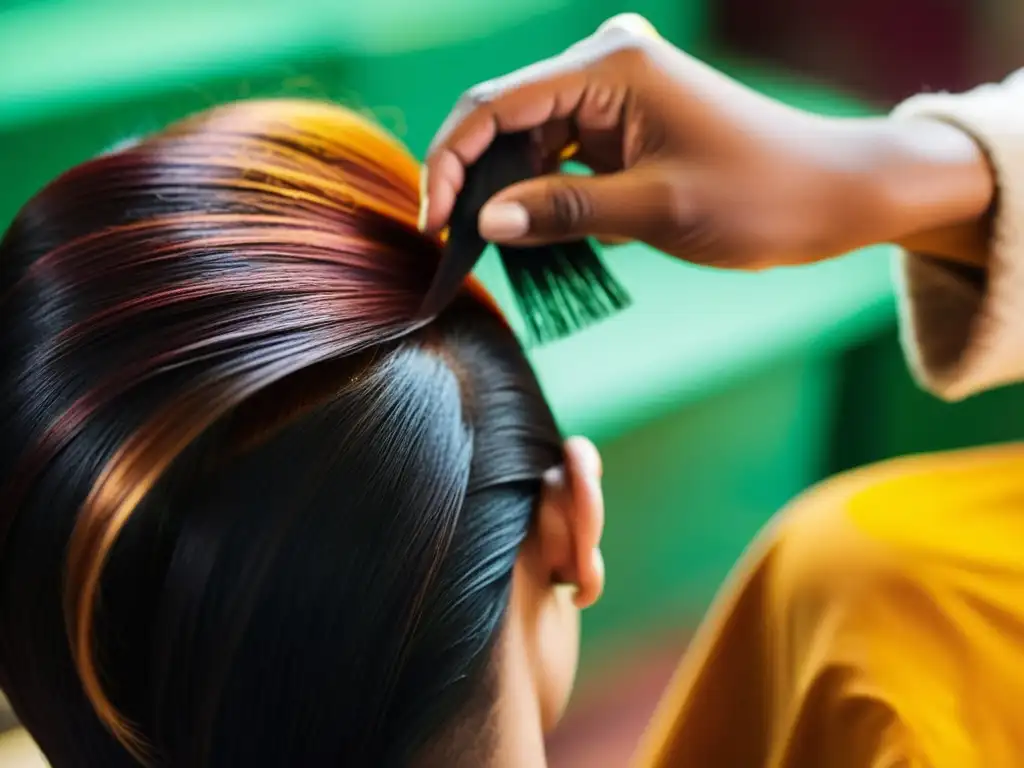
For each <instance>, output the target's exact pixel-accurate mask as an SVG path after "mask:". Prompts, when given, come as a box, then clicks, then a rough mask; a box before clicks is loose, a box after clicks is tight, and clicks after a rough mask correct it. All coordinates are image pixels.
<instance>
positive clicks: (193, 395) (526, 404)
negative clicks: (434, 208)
mask: <svg viewBox="0 0 1024 768" xmlns="http://www.w3.org/2000/svg"><path fill="white" fill-rule="evenodd" d="M418 175H419V167H418V164H417V162H416V161H415V159H414V158H413V157H412V156H411V155H410V154H409V153H408V152H407V151H406V150H405V149H404V148H403V147H402V146H401V145H400V144H399V143H398V142H397V141H396V140H395V139H393V138H392V137H391V136H389V135H388V134H387V133H386V132H384V131H383V130H382V129H380V128H378V127H376V126H374V125H373V124H372V123H371V122H369V121H368V120H366V119H364V118H362V117H360V116H358V115H356V114H354V113H352V112H350V111H348V110H345V109H343V108H340V107H337V106H332V105H328V104H320V103H315V102H306V101H254V102H242V103H237V104H230V105H226V106H223V107H219V108H216V109H213V110H210V111H208V112H205V113H203V114H200V115H198V116H196V117H193V118H189V119H187V120H185V121H182V122H180V123H177V124H175V125H173V126H171V127H170V128H169V129H167V130H165V131H163V132H161V133H159V134H156V135H154V136H152V137H149V138H146V139H144V140H143V141H141V142H139V143H137V144H134V145H131V146H127V147H124V148H122V149H119V150H116V151H114V152H112V153H110V154H106V155H103V156H100V157H97V158H95V159H93V160H91V161H89V162H86V163H84V164H82V165H80V166H78V167H76V168H74V169H72V170H71V171H69V172H68V173H66V174H64V175H63V176H61V177H59V178H58V179H56V180H55V181H54V182H52V183H51V184H50V185H49V186H48V187H46V188H45V189H43V190H42V191H41V192H40V193H39V194H38V195H37V196H36V197H35V198H34V199H32V200H31V201H30V202H29V203H28V204H27V205H26V206H25V207H24V209H23V210H22V211H21V212H20V213H19V214H18V216H17V217H16V219H15V220H14V222H13V223H12V224H11V227H10V229H9V231H8V232H7V233H6V235H5V237H4V239H3V241H2V242H0V349H2V356H0V686H2V688H3V689H4V691H5V692H6V693H7V694H8V696H9V698H10V700H11V702H12V705H13V707H14V709H15V711H16V713H17V715H18V716H19V718H20V719H21V720H22V722H23V723H24V724H25V726H26V727H27V728H28V730H29V731H30V732H31V734H32V735H33V737H34V738H35V739H36V741H37V742H38V743H39V745H40V746H41V748H42V750H43V751H44V753H45V754H46V756H47V758H48V759H49V760H50V761H51V763H52V764H53V765H54V766H56V767H57V768H63V767H64V766H81V765H90V766H92V765H97V766H99V765H102V766H105V767H106V766H114V767H116V766H134V765H137V764H139V763H140V762H143V763H152V764H157V765H171V766H189V768H200V767H201V766H226V765H260V766H275V765H280V766H285V765H287V766H299V765H301V766H307V765H308V766H312V765H316V766H321V765H324V766H326V765H346V766H391V765H407V764H409V763H410V762H414V761H415V760H416V759H417V757H418V756H420V757H422V755H423V754H425V752H426V751H428V747H430V750H429V751H434V750H433V746H431V745H436V744H437V743H438V740H439V739H443V738H445V734H448V733H455V732H458V733H459V734H462V735H460V736H459V738H460V739H462V740H463V741H464V742H465V740H466V739H469V738H470V737H466V736H465V735H464V734H465V733H466V732H470V733H474V734H476V735H477V736H476V738H477V739H479V736H480V734H486V733H487V728H486V727H483V726H484V724H485V723H486V722H487V718H488V716H489V713H490V712H491V710H492V708H493V705H494V701H495V697H496V695H497V694H496V690H495V679H494V675H495V672H494V666H495V664H494V659H495V657H496V653H497V651H496V647H497V643H496V638H498V636H499V635H500V628H501V626H502V619H503V616H504V614H505V611H506V608H507V605H508V600H509V594H510V589H511V580H512V569H513V565H514V562H515V559H516V557H517V553H518V548H519V545H520V543H521V542H522V541H523V540H524V538H525V536H526V535H527V533H528V531H529V529H530V526H531V524H532V520H533V513H534V511H535V508H536V504H537V500H538V496H539V493H540V485H541V478H542V475H543V473H544V472H545V471H546V470H547V469H548V468H550V467H551V466H554V465H557V464H559V463H560V462H561V460H562V458H561V457H562V453H561V450H562V449H561V438H560V435H559V432H558V429H557V426H556V424H555V420H554V418H553V417H552V414H551V412H550V410H549V407H548V405H547V404H546V402H545V400H544V398H543V396H542V393H541V390H540V387H539V385H538V383H537V380H536V378H535V376H534V374H533V372H532V370H531V368H530V366H529V364H528V362H527V360H526V358H525V356H524V354H523V352H522V350H521V348H520V346H519V344H518V342H517V341H516V339H515V338H514V336H513V335H512V333H511V331H510V330H509V328H508V326H507V325H506V324H505V323H504V322H503V320H502V318H501V316H500V314H499V312H498V311H497V310H496V307H495V305H494V304H493V303H492V302H491V301H490V300H489V299H488V297H487V295H486V293H485V292H484V291H483V290H482V289H481V288H480V287H479V286H478V285H477V284H476V283H474V282H472V281H469V282H467V283H466V284H465V286H464V289H463V291H462V292H461V293H460V294H459V296H458V297H457V298H456V299H455V300H454V301H453V302H452V303H451V304H450V305H449V306H448V307H447V308H445V309H444V310H443V311H441V313H440V314H439V315H438V316H436V317H433V318H429V319H427V320H424V319H422V318H421V317H420V316H419V310H420V307H421V305H422V303H423V299H424V296H425V294H426V292H427V290H428V288H429V286H430V284H431V280H432V278H433V276H434V273H435V272H436V270H437V266H438V262H439V259H440V254H441V244H440V242H439V241H438V240H436V239H434V238H430V237H428V236H425V235H422V234H421V233H419V232H418V231H417V229H416V214H417V205H418V191H417V190H418ZM467 718H476V719H477V720H478V721H479V725H480V727H473V728H466V727H464V725H465V723H466V722H467ZM460 723H461V724H462V725H463V727H459V724H460ZM476 746H477V747H479V746H480V745H479V744H477V745H476ZM462 747H465V749H466V750H469V749H470V745H469V744H468V742H465V743H463V744H462ZM460 750H461V747H459V746H458V745H456V747H455V748H454V752H456V753H458V752H459V751H460ZM456 764H457V763H456V760H455V759H448V760H447V762H446V765H456ZM473 764H474V765H479V764H480V762H479V758H477V759H476V761H475V762H473Z"/></svg>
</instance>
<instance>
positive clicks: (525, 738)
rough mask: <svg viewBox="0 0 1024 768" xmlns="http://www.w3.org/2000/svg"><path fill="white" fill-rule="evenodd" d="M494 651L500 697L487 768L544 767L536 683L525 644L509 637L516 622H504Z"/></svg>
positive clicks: (541, 728)
mask: <svg viewBox="0 0 1024 768" xmlns="http://www.w3.org/2000/svg"><path fill="white" fill-rule="evenodd" d="M506 629H507V635H506V637H504V638H502V642H501V644H500V648H499V650H498V658H499V664H500V678H499V679H500V680H501V695H500V696H499V699H498V704H497V711H496V712H495V724H496V726H497V728H496V730H497V734H498V742H497V745H496V746H497V749H495V750H494V757H493V759H492V760H491V763H490V764H489V766H488V768H547V764H548V761H547V756H546V754H545V749H544V728H543V725H542V724H541V714H540V713H541V707H540V701H539V697H538V694H537V688H536V681H535V679H534V675H533V673H532V670H531V667H530V663H529V659H528V656H527V654H526V652H525V650H524V649H525V647H526V645H525V643H522V642H519V640H520V639H519V638H516V637H510V636H508V635H515V634H516V632H517V631H518V622H515V621H510V622H508V626H507V627H506Z"/></svg>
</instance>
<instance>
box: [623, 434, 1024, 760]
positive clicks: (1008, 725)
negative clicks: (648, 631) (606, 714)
mask: <svg viewBox="0 0 1024 768" xmlns="http://www.w3.org/2000/svg"><path fill="white" fill-rule="evenodd" d="M637 764H638V765H642V766H645V768H697V766H700V767H701V768H705V767H707V768H748V767H749V768H812V767H813V768H919V767H920V768H1011V767H1014V768H1020V766H1024V445H1012V446H1003V447H990V448H983V449H977V450H971V451H964V452H956V453H947V454H940V455H932V456H919V457H912V458H907V459H900V460H898V461H894V462H888V463H886V464H882V465H878V466H875V467H869V468H867V469H863V470H859V471H856V472H853V473H850V474H847V475H844V476H841V477H838V478H835V479H833V480H831V481H829V482H827V483H825V484H823V485H822V486H820V487H819V488H817V489H815V490H813V491H811V492H810V493H808V494H806V495H805V496H803V497H802V498H801V499H799V500H798V501H797V502H796V503H794V504H793V505H792V506H791V507H790V508H789V509H787V510H784V511H783V512H782V513H780V515H779V516H778V517H777V519H776V520H774V521H773V522H772V523H771V524H770V525H769V526H768V528H767V529H766V530H765V531H764V532H763V534H762V535H761V536H760V538H759V540H757V541H756V542H755V543H754V545H753V546H752V547H751V549H750V551H749V552H748V553H747V554H746V555H745V557H744V559H743V561H742V562H741V564H740V565H739V566H738V567H737V569H736V571H735V573H734V574H733V576H732V577H731V579H730V582H729V584H728V585H727V586H726V588H725V589H724V591H723V592H722V594H721V596H720V598H719V599H718V601H717V604H716V605H715V607H714V608H713V610H712V612H711V613H710V614H709V616H708V618H707V620H706V621H705V622H704V626H703V627H702V629H701V630H700V631H699V632H698V635H697V637H696V638H695V640H694V644H693V646H692V649H691V651H690V652H689V653H688V654H687V656H686V658H685V659H684V660H683V663H682V665H681V667H680V670H679V672H678V673H677V675H676V679H675V680H674V682H673V684H672V686H671V688H670V690H669V692H668V694H667V695H666V697H665V699H664V700H663V702H662V705H661V707H660V710H659V712H658V713H657V715H656V717H655V719H654V721H653V723H652V725H651V728H650V730H649V733H648V736H647V739H646V744H645V745H644V748H643V749H642V750H641V752H640V754H639V756H638V761H637Z"/></svg>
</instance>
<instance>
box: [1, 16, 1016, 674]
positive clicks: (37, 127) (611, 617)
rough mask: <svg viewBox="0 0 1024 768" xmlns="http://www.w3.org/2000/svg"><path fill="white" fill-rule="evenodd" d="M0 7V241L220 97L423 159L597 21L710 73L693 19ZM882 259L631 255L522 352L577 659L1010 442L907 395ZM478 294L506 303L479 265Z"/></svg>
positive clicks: (769, 78)
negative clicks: (828, 493)
mask: <svg viewBox="0 0 1024 768" xmlns="http://www.w3.org/2000/svg"><path fill="white" fill-rule="evenodd" d="M0 9H2V10H0V168H2V170H3V173H4V184H3V185H2V187H0V226H6V223H7V222H8V221H9V219H10V218H11V217H12V216H13V215H14V213H15V211H16V210H17V209H18V208H19V207H20V206H21V204H22V203H23V202H24V201H25V200H26V199H27V198H28V197H29V196H30V195H31V194H32V193H33V192H34V191H35V190H37V189H38V188H39V187H40V186H41V185H42V184H44V183H46V182H47V181H48V180H49V179H51V178H53V177H54V176H55V175H57V174H58V173H60V172H61V171H63V170H65V169H67V168H69V167H70V166H72V165H74V164H76V163H78V162H81V161H82V160H85V159H87V158H89V157H91V156H93V155H94V154H96V153H97V152H99V151H101V150H102V149H104V148H106V147H108V146H110V145H111V144H113V143H115V142H117V141H120V140H122V139H124V138H126V137H129V136H132V135H136V134H140V133H145V132H148V131H151V130H154V129H157V128H159V127H161V126H162V125H164V124H166V123H167V122H169V121H171V120H173V119H175V118H177V117H180V116H182V115H184V114H187V113H189V112H193V111H196V110H198V109H202V108H204V107H207V106H210V105H213V104H216V103H220V102H223V101H228V100H233V99H238V98H247V97H252V96H309V97H313V98H328V99H333V100H335V101H339V102H341V103H344V104H348V105H350V106H353V107H357V108H360V109H366V110H368V111H369V112H371V113H372V114H373V115H375V116H376V117H377V119H378V120H380V121H381V122H382V123H384V124H385V125H386V126H387V127H389V128H390V129H391V130H393V131H394V132H395V133H397V134H398V135H399V136H401V137H402V138H403V139H404V140H405V141H406V142H407V143H408V144H409V145H410V146H411V147H412V149H413V150H414V151H415V152H417V153H422V152H423V150H424V149H425V147H426V144H427V142H428V141H429V139H430V136H431V134H432V132H433V131H434V129H435V128H436V126H437V125H438V124H439V123H440V121H441V120H442V118H443V117H444V116H445V114H446V113H447V111H448V109H449V108H450V107H451V105H452V104H453V103H454V101H455V100H456V98H457V97H458V95H459V93H460V92H461V91H462V90H463V89H465V88H466V87H468V86H470V85H471V84H473V83H474V82H477V81H479V80H481V79H485V78H488V77H491V76H494V75H498V74H503V73H505V72H507V71H509V70H511V69H514V68H516V67H519V66H522V65H525V64H527V63H530V62H531V61H533V60H536V59H538V58H541V57H546V56H549V55H551V54H553V53H555V52H557V51H559V50H561V49H562V48H564V47H565V46H567V45H569V44H570V43H572V42H574V41H576V40H578V39H579V38H581V37H583V36H585V35H587V34H589V33H591V32H592V31H593V30H594V29H595V28H596V27H597V25H598V24H599V23H600V22H601V21H603V20H604V19H605V18H607V17H608V16H610V15H612V14H614V13H617V12H621V11H626V10H632V11H639V12H641V13H644V14H646V15H647V16H648V17H649V18H651V19H652V20H653V21H654V22H655V24H656V25H657V26H658V27H659V29H660V31H661V32H662V33H663V34H665V36H666V37H668V38H669V39H671V40H673V41H674V42H677V43H678V44H680V45H683V46H684V47H686V48H688V49H689V50H693V51H697V52H699V53H702V54H703V53H712V54H713V53H714V49H713V46H711V45H710V44H709V41H707V39H706V15H707V5H706V3H705V2H704V1H703V0H636V2H631V3H627V2H616V1H614V0H517V2H512V0H505V2H504V3H503V4H501V5H500V6H499V5H495V4H487V3H484V2H481V0H433V2H430V3H426V4H425V3H424V2H423V0H415V2H414V0H375V2H371V3H366V4H360V5H358V6H353V7H346V6H345V4H344V3H339V2H337V0H331V2H320V1H319V0H292V2H287V3H281V2H271V0H250V1H249V2H241V1H240V0H222V1H221V2H218V3H205V2H199V1H198V0H178V2H177V3H169V4H161V5H159V6H155V5H154V6H148V5H146V4H139V3H135V2H128V0H90V1H89V2H87V1H86V0H63V1H59V0H50V1H49V2H43V0H36V1H35V2H28V1H27V0H23V2H19V3H17V4H12V3H10V2H8V3H7V5H6V6H3V5H0ZM715 61H716V62H718V63H719V64H721V65H722V66H725V67H726V68H728V69H729V70H730V71H732V72H733V73H734V74H736V75H737V76H738V77H740V78H741V79H743V80H745V81H747V82H748V83H750V84H752V85H753V86H754V87H756V88H759V89H760V90H763V91H765V92H768V93H770V94H772V95H774V96H777V97H778V98H781V99H784V100H786V101H788V102H790V103H793V104H796V105H798V106H801V107H805V108H809V109H814V110H817V111H823V112H830V113H841V114H861V113H863V112H865V111H867V108H866V107H865V106H864V105H862V104H860V103H858V102H857V101H856V100H854V99H849V98H846V97H843V96H841V95H839V94H835V93H832V92H831V91H830V90H829V89H827V88H822V87H820V86H815V85H812V84H808V83H805V82H802V81H800V80H799V79H798V78H793V77H790V76H788V75H785V74H783V73H778V72H774V71H771V70H767V69H763V68H760V67H756V66H754V67H751V66H749V65H747V66H741V65H738V64H736V63H735V62H730V61H728V60H725V59H720V58H716V59H715ZM887 256H888V253H887V252H886V251H885V250H884V249H882V250H875V251H873V252H871V253H866V254H863V255H858V256H856V257H852V258H849V259H846V260H842V261H840V262H835V263H832V264H826V265H820V266H816V267H813V268H808V269H802V270H797V271H792V272H776V273H769V274H765V275H730V274H724V273H714V272H711V271H709V270H699V269H696V268H691V267H684V266H682V265H680V264H677V263H670V262H669V261H668V260H667V259H664V258H663V257H661V256H659V255H657V254H653V253H652V252H651V251H650V250H649V249H646V248H644V247H642V246H630V247H628V248H626V249H620V250H618V251H616V252H613V253H612V252H610V253H609V254H608V256H607V258H608V260H609V263H610V264H611V266H612V268H613V269H614V270H615V272H616V274H618V275H619V276H620V278H621V279H622V281H623V282H624V283H625V284H626V285H627V287H628V288H629V290H630V291H631V293H632V294H633V296H634V298H635V299H636V302H635V305H634V307H632V308H631V309H630V310H629V311H627V312H625V313H623V314H622V315H621V316H619V317H616V318H615V319H613V320H611V321H608V322H606V323H603V324H602V325H600V326H598V327H596V328H594V329H591V330H588V331H587V332H586V333H584V334H580V335H579V336H578V337H575V338H572V339H569V340H567V341H565V342H561V343H559V344H557V345H554V346H552V347H550V348H546V349H540V350H531V355H532V357H533V360H534V362H535V365H536V367H537V369H538V372H539V375H540V377H541V380H542V382H543V384H544V387H545V390H546V392H547V393H548V396H549V398H550V399H551V401H552V403H553V406H554V407H555V409H556V412H557V413H558V415H559V418H560V420H561V421H562V424H563V426H564V427H565V429H566V430H567V431H569V432H575V431H582V432H585V433H587V434H589V435H591V436H593V437H594V438H595V439H597V440H598V441H599V443H600V444H601V447H602V450H603V452H604V454H605V457H606V483H605V485H606V494H607V504H608V523H607V535H606V539H605V545H604V548H605V557H606V561H607V565H608V588H607V592H606V594H605V597H604V599H603V600H602V602H601V604H600V605H599V606H598V607H596V608H594V609H593V610H591V611H588V612H587V615H586V616H585V626H586V628H587V630H588V634H587V637H588V641H587V645H586V649H587V655H586V658H588V659H591V658H599V657H600V656H601V655H602V653H606V652H608V649H615V648H619V647H622V645H623V644H625V643H628V642H630V641H631V638H635V636H636V634H637V633H643V632H654V631H661V630H669V631H685V630H686V629H687V628H689V627H692V626H693V624H694V623H695V622H696V620H697V618H698V617H699V616H700V614H701V612H702V611H703V610H704V608H705V606H706V605H707V602H708V601H709V600H710V598H711V595H712V594H713V592H714V590H715V588H716V587H717V585H718V584H719V583H720V582H721V580H722V579H723V578H724V576H725V574H726V573H727V571H728V569H729V567H730V565H731V564H732V563H733V562H734V560H735V558H736V557H737V556H738V555H739V553H740V552H741V551H742V549H743V548H744V546H745V545H746V544H747V543H748V542H749V540H750V538H751V537H752V536H753V534H754V533H755V532H756V530H757V529H758V528H759V527H760V525H762V524H763V522H764V521H765V520H767V519H768V517H769V516H770V515H771V514H772V512H773V511H775V510H776V509H777V508H778V507H779V506H781V505H782V504H783V503H785V502H786V501H787V500H788V499H789V498H791V497H792V496H793V495H795V494H797V493H799V492H800V491H801V490H802V489H804V488H806V487H807V486H808V485H809V484H811V483H813V482H815V481H816V480H818V479H819V478H821V477H823V476H824V475H825V474H827V473H828V472H830V471H832V470H834V469H838V468H843V467H846V466H852V465H855V464H859V463H863V462H865V461H870V460H875V459H878V458H883V457H885V456H888V455H892V454H894V453H898V452H902V451H906V450H917V449H919V448H933V447H938V446H945V445H962V444H967V443H970V442H979V441H985V440H991V439H995V438H997V437H1013V436H1018V435H1019V434H1020V427H1024V423H1021V422H1022V421H1024V415H1021V416H1018V414H1024V408H1021V407H1020V406H1021V405H1024V403H1022V402H1021V395H1020V392H1019V391H1016V390H1015V391H1008V392H1006V393H996V394H994V395H992V396H988V397H987V398H984V399H979V400H978V401H975V402H974V403H973V404H967V405H965V406H958V408H959V409H960V410H946V406H940V405H938V404H936V403H935V402H933V401H931V400H928V399H927V397H926V396H924V395H922V394H920V393H918V392H917V391H916V390H914V389H913V388H912V386H911V384H910V381H909V378H908V377H907V375H906V372H905V370H904V368H903V364H902V361H901V360H900V359H899V357H898V352H897V350H896V348H895V346H894V341H893V339H894V337H893V336H892V330H891V329H892V326H893V311H892V293H891V286H890V283H889V272H888V265H887ZM2 268H3V265H2V264H0V269H2ZM481 274H482V275H483V277H484V279H485V281H486V282H487V283H488V285H489V286H490V287H491V288H492V290H494V292H495V293H496V295H497V296H498V299H499V301H502V302H503V303H504V304H505V305H506V306H508V303H509V297H508V288H507V286H506V285H505V284H504V281H503V278H502V276H501V274H500V270H499V268H498V266H497V264H496V262H495V260H494V259H493V258H490V259H488V260H485V263H484V265H483V266H482V268H481ZM1007 413H1012V414H1013V416H1012V417H1010V418H1007V417H1006V414H1007Z"/></svg>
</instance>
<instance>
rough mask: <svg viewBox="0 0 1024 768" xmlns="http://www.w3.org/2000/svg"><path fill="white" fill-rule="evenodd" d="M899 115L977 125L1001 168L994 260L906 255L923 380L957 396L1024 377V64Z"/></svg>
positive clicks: (914, 362)
mask: <svg viewBox="0 0 1024 768" xmlns="http://www.w3.org/2000/svg"><path fill="white" fill-rule="evenodd" d="M893 116H894V117H895V118H896V119H906V118H920V117H928V118H935V119H939V120H945V121H947V122H950V123H952V124H954V125H957V126H959V127H961V128H962V129H964V130H965V131H967V132H968V133H970V134H971V135H972V136H973V137H974V138H975V139H976V140H977V141H978V143H979V144H980V145H981V146H982V147H983V148H984V150H985V152H986V153H987V155H988V157H989V160H990V162H991V164H992V167H993V168H994V169H995V173H996V183H997V186H998V193H997V198H996V206H997V208H996V219H995V223H994V230H993V231H994V234H993V240H992V244H991V251H990V254H989V266H988V268H987V269H977V268H971V267H963V266H960V265H958V264H951V263H949V262H947V261H941V260H938V259H935V258H933V257H930V256H928V255H926V254H915V253H903V254H901V255H900V258H899V259H898V261H897V269H896V272H897V285H898V289H899V295H900V319H901V322H902V338H903V346H904V349H905V350H906V353H907V358H908V360H909V361H910V366H911V368H912V370H913V372H914V374H915V376H916V377H917V379H918V381H919V382H920V383H921V384H922V385H923V386H924V387H926V388H927V389H929V390H931V391H932V392H934V393H935V394H937V395H939V396H940V397H943V398H946V399H948V400H960V399H963V398H965V397H968V396H970V395H973V394H976V393H978V392H981V391H983V390H986V389H991V388H993V387H997V386H1000V385H1003V384H1009V383H1012V382H1017V381H1022V380H1024V70H1021V71H1020V72H1018V73H1016V74H1015V75H1013V76H1012V77H1010V78H1009V79H1008V80H1006V81H1005V82H1003V83H999V84H991V85H984V86H981V87H980V88H976V89H974V90H973V91H969V92H967V93H964V94H944V93H935V94H921V95H919V96H914V97H913V98H911V99H909V100H908V101H905V102H904V103H903V104H901V105H900V106H899V107H897V108H896V110H895V112H894V113H893Z"/></svg>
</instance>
